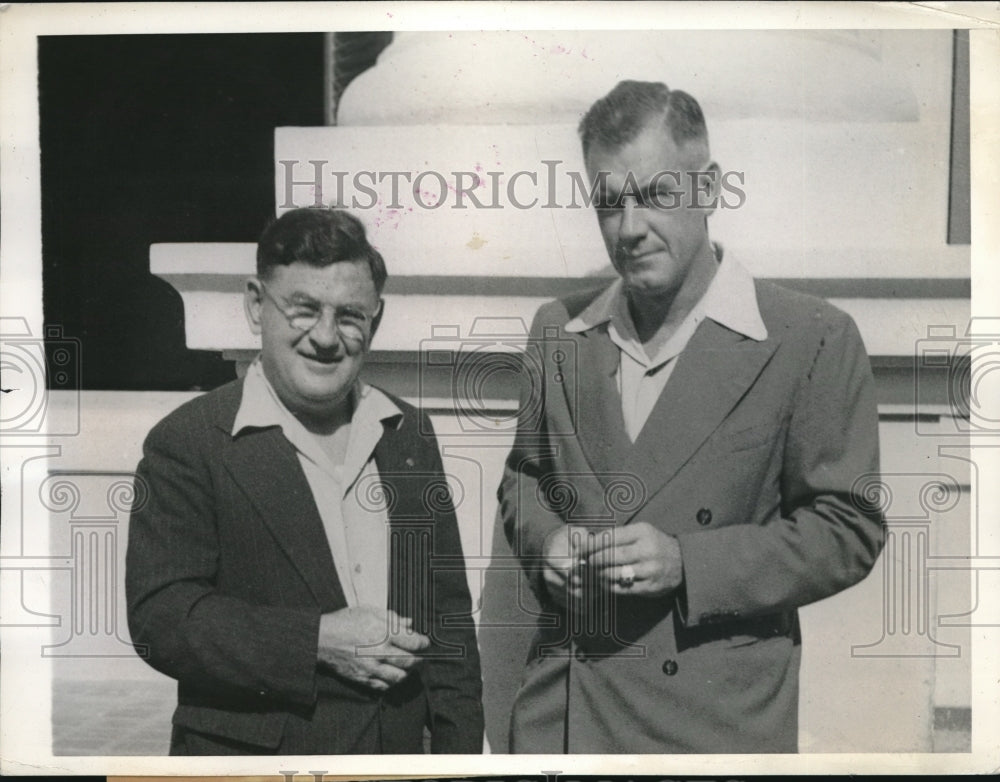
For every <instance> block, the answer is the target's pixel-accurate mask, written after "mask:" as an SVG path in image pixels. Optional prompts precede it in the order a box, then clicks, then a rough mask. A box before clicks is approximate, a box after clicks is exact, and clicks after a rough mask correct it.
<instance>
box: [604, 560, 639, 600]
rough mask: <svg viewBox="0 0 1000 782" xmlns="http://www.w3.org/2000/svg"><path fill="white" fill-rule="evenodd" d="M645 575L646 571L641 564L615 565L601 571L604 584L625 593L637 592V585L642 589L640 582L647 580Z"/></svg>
mask: <svg viewBox="0 0 1000 782" xmlns="http://www.w3.org/2000/svg"><path fill="white" fill-rule="evenodd" d="M644 576H645V571H644V570H643V568H642V566H641V565H637V566H633V565H614V566H612V567H606V568H603V569H602V570H601V571H600V578H601V580H602V581H603V582H604V585H605V586H606V587H608V588H613V589H614V590H615V591H620V592H622V593H623V594H625V593H630V592H635V591H636V589H637V587H638V588H639V589H640V590H641V588H642V587H641V583H640V582H642V581H643V580H645V579H644Z"/></svg>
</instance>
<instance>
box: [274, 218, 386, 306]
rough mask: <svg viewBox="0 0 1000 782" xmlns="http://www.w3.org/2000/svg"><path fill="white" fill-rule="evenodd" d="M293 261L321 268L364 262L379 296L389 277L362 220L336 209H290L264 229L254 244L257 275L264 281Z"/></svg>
mask: <svg viewBox="0 0 1000 782" xmlns="http://www.w3.org/2000/svg"><path fill="white" fill-rule="evenodd" d="M296 261H299V262H302V263H308V264H309V265H310V266H320V267H322V266H329V265H330V264H331V263H337V262H338V261H364V262H365V263H367V264H368V269H369V270H370V271H371V275H372V282H374V283H375V290H376V291H377V292H378V293H379V294H381V293H382V289H383V288H384V287H385V281H386V278H387V277H388V276H389V274H388V272H387V271H386V268H385V261H384V260H383V259H382V256H381V255H380V254H379V252H378V250H376V249H375V248H374V247H372V246H371V245H370V244H369V243H368V239H367V238H366V237H365V227H364V226H363V225H362V224H361V221H360V220H358V218H356V217H355V216H354V215H352V214H350V213H349V212H347V211H345V210H344V209H339V208H335V207H305V208H302V209H293V210H292V211H290V212H285V214H283V215H282V216H281V217H279V218H278V219H277V220H275V221H274V222H272V223H271V224H270V225H269V226H268V227H267V228H265V229H264V233H263V234H261V237H260V241H259V242H258V243H257V276H258V277H260V278H261V279H267V278H268V277H269V276H270V275H271V272H272V270H273V269H274V267H275V266H288V265H289V264H292V263H295V262H296Z"/></svg>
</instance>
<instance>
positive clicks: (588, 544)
mask: <svg viewBox="0 0 1000 782" xmlns="http://www.w3.org/2000/svg"><path fill="white" fill-rule="evenodd" d="M573 533H574V534H573V538H572V539H571V540H572V541H573V543H574V544H575V545H574V547H573V553H574V554H575V555H576V556H577V557H578V558H586V557H588V556H590V555H591V554H593V552H595V551H600V550H602V549H605V548H608V547H609V546H613V545H614V542H615V531H614V528H613V527H591V528H590V529H586V530H585V529H583V528H581V529H578V530H574V531H573Z"/></svg>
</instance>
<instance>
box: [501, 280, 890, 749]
mask: <svg viewBox="0 0 1000 782" xmlns="http://www.w3.org/2000/svg"><path fill="white" fill-rule="evenodd" d="M755 285H756V292H757V299H758V305H759V308H760V311H761V315H762V317H763V319H764V323H765V325H766V327H767V331H768V337H767V339H766V340H764V341H762V342H757V341H754V340H752V339H749V338H746V337H744V336H742V335H740V334H737V333H735V332H733V331H730V330H729V329H727V328H725V327H724V326H721V325H720V324H718V323H716V322H715V321H713V320H711V319H705V320H704V321H703V322H702V323H701V324H700V326H699V327H698V329H697V331H696V332H695V334H694V336H693V337H692V338H691V341H690V342H689V344H688V346H687V348H686V349H685V351H684V352H683V353H682V354H681V356H680V357H679V359H678V363H677V365H676V367H675V369H674V372H673V374H672V376H671V378H670V380H669V381H668V383H667V385H666V388H665V389H664V392H663V393H662V395H661V397H660V399H659V400H658V401H657V403H656V406H655V407H654V409H653V411H652V412H651V414H650V416H649V419H648V421H647V422H646V425H645V427H644V428H643V430H642V432H641V434H640V435H639V437H638V439H637V440H636V442H635V443H632V442H631V441H630V440H629V439H628V437H627V436H626V435H625V431H624V425H623V421H622V413H621V400H620V397H619V394H618V391H617V388H616V386H615V378H614V375H615V371H616V369H617V365H618V350H617V348H616V347H615V346H614V345H613V344H612V342H611V341H610V339H609V338H608V336H607V332H606V329H601V328H595V329H591V330H589V331H586V332H584V333H582V334H572V333H567V332H566V331H565V330H564V326H565V325H566V323H567V322H568V321H569V320H571V319H572V318H574V317H575V316H576V315H577V314H579V313H580V312H581V311H582V310H583V309H584V308H585V307H586V306H587V305H588V304H589V302H590V301H592V300H593V298H594V297H595V295H596V293H594V292H591V293H589V294H580V295H576V296H572V297H569V298H567V299H565V300H562V301H556V302H552V303H550V304H547V305H545V306H544V307H542V308H541V309H540V310H539V312H538V314H537V316H536V318H535V321H534V324H533V326H532V342H531V347H530V350H529V353H528V356H529V361H531V360H532V359H534V361H535V364H537V366H538V367H539V371H537V372H526V373H525V375H524V377H525V387H524V391H523V398H522V400H521V409H522V411H524V413H523V415H522V418H521V421H520V427H519V431H518V435H517V438H516V441H515V445H514V448H513V449H512V452H511V454H510V457H509V459H508V461H507V464H506V468H505V473H504V477H503V481H502V484H501V488H500V498H501V515H502V518H503V521H504V525H505V529H506V532H507V536H508V540H509V541H510V542H511V545H512V548H513V550H514V552H515V553H516V554H517V555H518V556H519V557H520V558H521V560H522V564H523V567H524V568H525V571H526V572H527V574H528V576H529V580H531V582H532V584H533V587H534V588H535V591H536V593H537V594H538V596H539V599H540V601H541V603H542V605H543V606H544V607H546V610H547V611H550V612H551V614H550V618H551V617H555V618H554V619H553V620H552V621H542V622H540V629H539V630H538V632H537V634H536V637H535V641H534V644H533V646H532V650H531V653H530V655H529V660H528V663H527V668H526V671H525V674H524V680H523V683H522V686H521V689H520V691H519V692H518V695H517V698H516V701H515V705H514V711H513V715H512V724H511V750H512V751H514V752H554V753H558V752H587V753H615V752H629V753H672V752H700V753H726V752H730V753H733V752H748V753H758V752H795V751H796V749H797V708H798V671H799V662H800V650H801V646H800V634H799V626H798V619H797V613H796V609H797V608H798V607H799V606H802V605H805V604H807V603H811V602H813V601H816V600H820V599H822V598H825V597H827V596H829V595H832V594H834V593H836V592H838V591H840V590H842V589H844V588H846V587H849V586H851V585H852V584H854V583H856V582H857V581H859V580H861V579H862V578H863V577H864V576H865V575H866V574H867V573H868V572H869V570H870V569H871V567H872V566H873V564H874V562H875V559H876V557H877V556H878V553H879V551H880V549H881V546H882V542H883V530H882V524H881V515H880V513H879V511H878V509H877V508H874V507H872V506H871V504H870V503H868V502H867V501H866V499H865V497H864V496H862V494H861V487H862V486H863V485H864V483H865V481H866V478H867V479H870V478H871V477H872V476H873V475H874V473H876V471H877V469H878V420H877V413H876V403H875V389H874V383H873V379H872V374H871V368H870V365H869V361H868V358H867V356H866V354H865V350H864V347H863V345H862V342H861V338H860V335H859V334H858V331H857V328H856V327H855V325H854V323H853V321H852V320H851V319H850V318H849V317H848V316H847V315H846V314H844V313H843V312H841V311H839V310H837V309H836V308H834V307H833V306H831V305H830V304H828V303H826V302H824V301H822V300H820V299H817V298H813V297H810V296H806V295H803V294H798V293H794V292H792V291H788V290H785V289H782V288H780V287H778V286H775V285H773V284H770V283H766V282H761V281H757V282H756V283H755ZM638 521H645V522H648V523H650V524H652V525H654V526H656V527H658V528H659V529H660V530H662V531H663V532H665V533H668V534H670V535H674V536H676V537H677V540H678V541H679V543H680V547H681V552H682V558H683V566H684V582H683V585H682V587H681V589H680V590H679V591H678V593H676V594H675V595H672V596H669V597H666V598H662V599H651V598H642V597H628V596H626V597H621V598H618V599H614V600H608V599H605V601H604V603H603V604H602V603H601V602H600V600H596V601H595V602H594V603H593V604H591V613H590V615H589V617H587V616H584V617H581V616H576V618H575V619H574V618H573V616H572V615H571V616H566V615H564V613H563V612H561V611H560V610H559V609H557V608H556V607H555V604H554V603H553V602H552V600H551V599H550V597H549V596H548V595H547V594H546V592H545V588H544V586H543V585H542V582H541V578H540V573H541V569H540V563H541V552H542V544H543V541H544V539H545V537H546V535H548V534H549V533H550V532H551V531H553V530H555V529H557V528H559V527H561V526H562V525H564V524H567V523H577V524H587V525H593V524H598V525H599V524H602V523H603V524H614V525H621V524H629V523H635V522H638Z"/></svg>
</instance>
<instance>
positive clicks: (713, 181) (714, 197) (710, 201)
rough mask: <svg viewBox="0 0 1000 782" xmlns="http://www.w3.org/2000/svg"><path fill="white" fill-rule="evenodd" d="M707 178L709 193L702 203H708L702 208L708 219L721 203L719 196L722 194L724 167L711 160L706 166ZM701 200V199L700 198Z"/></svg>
mask: <svg viewBox="0 0 1000 782" xmlns="http://www.w3.org/2000/svg"><path fill="white" fill-rule="evenodd" d="M704 170H705V172H706V175H705V177H704V178H705V180H706V184H708V187H709V189H708V193H707V194H706V195H705V198H704V200H703V201H702V203H704V204H706V206H703V207H702V209H703V210H704V212H705V218H706V219H707V218H708V216H709V215H710V214H712V213H713V212H714V211H715V209H716V207H717V206H718V204H719V198H720V196H721V194H722V169H721V168H719V164H718V163H716V162H715V161H714V160H711V161H709V163H708V165H707V166H705V169H704ZM699 200H700V199H699Z"/></svg>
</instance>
